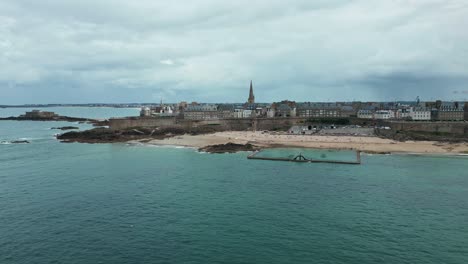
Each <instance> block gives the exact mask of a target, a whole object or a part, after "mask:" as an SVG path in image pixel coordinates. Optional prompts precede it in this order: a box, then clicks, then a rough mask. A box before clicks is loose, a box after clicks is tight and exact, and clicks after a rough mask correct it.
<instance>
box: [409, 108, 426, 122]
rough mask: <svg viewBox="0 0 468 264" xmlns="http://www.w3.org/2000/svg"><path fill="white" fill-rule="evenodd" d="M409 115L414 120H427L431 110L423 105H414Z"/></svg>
mask: <svg viewBox="0 0 468 264" xmlns="http://www.w3.org/2000/svg"><path fill="white" fill-rule="evenodd" d="M410 117H411V119H412V120H416V121H418V120H420V121H429V120H431V110H430V109H428V108H425V107H414V108H412V109H411V112H410Z"/></svg>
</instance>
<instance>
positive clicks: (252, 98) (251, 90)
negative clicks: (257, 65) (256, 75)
mask: <svg viewBox="0 0 468 264" xmlns="http://www.w3.org/2000/svg"><path fill="white" fill-rule="evenodd" d="M247 103H249V104H255V96H254V93H253V86H252V81H250V92H249V99H248V100H247Z"/></svg>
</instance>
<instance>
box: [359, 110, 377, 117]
mask: <svg viewBox="0 0 468 264" xmlns="http://www.w3.org/2000/svg"><path fill="white" fill-rule="evenodd" d="M357 117H358V118H362V119H374V110H371V109H361V110H359V111H358V112H357Z"/></svg>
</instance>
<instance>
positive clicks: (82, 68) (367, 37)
mask: <svg viewBox="0 0 468 264" xmlns="http://www.w3.org/2000/svg"><path fill="white" fill-rule="evenodd" d="M467 27H468V1H466V0H378V1H376V0H355V1H354V0H288V1H284V0H236V1H219V0H196V1H195V0H191V1H159V0H138V1H136V0H135V1H130V0H79V1H78V0H76V1H72V0H70V1H64V0H41V1H38V0H1V1H0V104H22V103H87V102H106V103H120V102H159V100H160V99H163V100H164V101H166V102H178V101H183V100H186V101H192V100H194V101H201V102H244V101H246V100H247V97H248V88H249V82H250V80H251V79H252V80H253V82H254V91H255V96H256V99H257V101H260V102H270V101H277V100H282V99H290V100H296V101H336V100H348V101H350V100H363V101H365V100H386V101H392V100H403V99H405V100H414V99H415V98H416V96H420V97H421V99H422V100H431V99H436V98H440V99H445V100H464V99H468V29H467Z"/></svg>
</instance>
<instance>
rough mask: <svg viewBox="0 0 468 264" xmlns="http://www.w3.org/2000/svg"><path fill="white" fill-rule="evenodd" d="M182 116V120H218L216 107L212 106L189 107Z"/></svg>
mask: <svg viewBox="0 0 468 264" xmlns="http://www.w3.org/2000/svg"><path fill="white" fill-rule="evenodd" d="M183 115H184V119H191V120H214V119H219V112H218V107H217V106H216V105H212V104H200V105H189V106H187V108H186V109H185V111H184V114H183Z"/></svg>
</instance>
